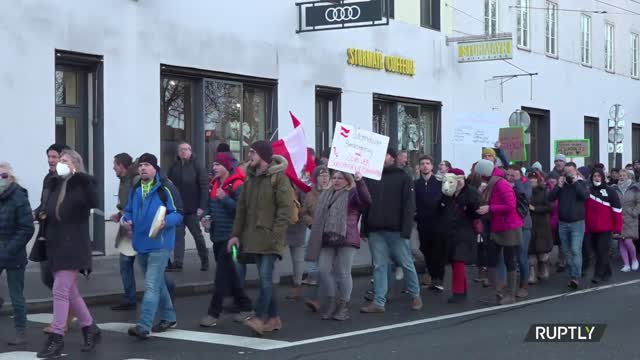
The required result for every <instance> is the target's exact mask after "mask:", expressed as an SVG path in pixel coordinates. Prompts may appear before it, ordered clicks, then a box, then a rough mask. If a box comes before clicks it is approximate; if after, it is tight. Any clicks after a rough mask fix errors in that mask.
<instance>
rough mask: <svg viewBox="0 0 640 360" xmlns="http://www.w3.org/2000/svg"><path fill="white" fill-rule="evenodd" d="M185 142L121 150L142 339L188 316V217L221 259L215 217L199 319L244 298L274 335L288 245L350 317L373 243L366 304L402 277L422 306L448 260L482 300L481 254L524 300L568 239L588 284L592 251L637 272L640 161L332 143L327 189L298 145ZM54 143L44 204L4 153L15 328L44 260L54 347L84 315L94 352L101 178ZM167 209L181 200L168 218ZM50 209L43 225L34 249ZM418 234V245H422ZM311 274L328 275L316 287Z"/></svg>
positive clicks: (303, 269)
mask: <svg viewBox="0 0 640 360" xmlns="http://www.w3.org/2000/svg"><path fill="white" fill-rule="evenodd" d="M177 150H178V157H177V159H176V161H175V163H174V164H173V165H172V166H171V167H170V168H169V169H168V171H166V173H165V171H164V170H162V169H160V167H159V165H158V159H157V158H156V157H155V156H154V155H153V154H149V153H145V154H142V155H140V156H139V157H137V159H135V160H134V159H133V157H132V156H131V155H129V154H126V153H121V154H117V155H116V156H115V157H114V160H113V165H114V166H113V169H114V172H115V175H116V176H117V177H118V178H119V180H120V186H119V191H118V204H117V209H118V213H116V214H114V215H112V216H111V217H110V220H112V221H114V222H116V223H117V224H118V226H119V230H118V232H117V236H116V241H115V246H116V247H117V248H118V249H119V250H120V253H121V255H120V273H121V277H122V282H123V289H124V294H123V297H122V301H121V302H120V303H119V304H116V305H114V306H113V307H112V310H114V311H135V310H138V304H137V299H136V284H135V276H134V263H135V262H136V261H137V263H138V266H139V267H140V269H141V270H142V272H143V274H144V282H145V283H144V295H143V298H142V301H141V302H140V305H139V307H140V309H139V318H138V321H137V323H136V325H135V326H133V327H131V328H130V329H129V330H128V334H129V335H130V336H133V337H136V338H138V339H148V338H149V337H150V336H151V333H157V332H164V331H167V330H169V329H172V328H175V327H176V326H177V314H176V309H175V306H174V302H173V287H174V284H173V283H172V282H171V281H170V279H169V278H168V277H167V274H166V273H167V272H180V271H182V269H183V261H184V250H185V241H184V237H185V233H186V229H188V230H189V231H190V232H191V234H192V235H193V237H194V239H195V242H196V247H197V251H198V256H199V258H200V261H201V268H200V269H201V271H208V270H209V266H210V264H209V255H208V250H207V244H206V241H205V236H206V234H207V233H208V234H209V237H210V240H211V242H212V244H213V245H212V248H213V256H214V259H215V289H214V291H213V294H212V297H211V301H210V303H209V305H208V308H207V309H206V314H205V315H204V316H203V318H202V319H201V321H200V325H201V326H203V327H213V326H216V325H217V324H218V322H219V321H220V318H221V316H222V314H223V309H222V305H223V301H224V299H225V298H226V297H232V298H233V300H234V303H235V305H236V308H237V311H238V312H237V313H236V314H235V316H234V320H235V321H237V322H242V323H244V324H245V325H246V326H247V327H248V328H249V329H250V330H251V331H252V332H253V333H255V334H257V335H264V334H267V333H269V332H273V331H277V330H280V329H281V328H282V326H283V322H282V319H281V317H280V315H279V309H278V308H279V304H278V300H277V299H278V296H277V295H276V290H277V288H278V286H277V283H278V281H277V280H276V278H277V277H279V276H278V275H277V274H276V273H275V270H274V269H275V264H276V262H278V261H279V260H281V259H282V256H283V252H284V251H285V249H286V248H287V247H288V248H289V251H290V255H291V263H292V274H293V276H292V279H293V286H292V287H291V291H290V293H289V294H288V295H287V296H286V299H288V300H290V301H298V300H304V304H305V305H306V306H307V307H308V308H309V309H310V310H311V311H312V312H317V313H320V317H321V319H324V320H336V321H345V320H348V319H349V318H350V317H351V315H350V311H351V300H352V291H353V278H352V267H353V262H354V258H355V256H356V253H357V252H358V251H359V249H360V247H361V245H362V242H367V243H368V248H369V250H370V253H371V259H372V267H373V279H372V289H371V290H369V291H368V292H367V293H366V294H365V298H367V299H368V300H369V303H368V304H366V305H365V306H363V307H362V308H360V312H362V313H384V312H385V310H386V304H387V302H388V300H389V298H390V297H391V296H392V295H393V294H392V291H391V290H390V289H392V284H393V283H394V282H395V281H398V280H401V279H404V280H405V284H404V288H403V289H404V291H405V292H406V293H408V294H409V296H410V297H411V303H410V309H411V310H414V311H418V310H420V309H422V307H423V302H422V297H421V291H422V289H423V288H426V289H429V290H430V291H435V292H443V291H444V290H445V287H447V284H445V282H444V279H445V273H446V269H447V267H448V266H450V268H451V270H450V271H451V284H450V290H451V297H450V298H449V299H448V302H449V303H459V302H463V301H466V299H467V295H468V281H467V266H468V265H475V266H476V267H477V269H478V274H477V276H476V277H475V278H474V281H475V282H478V283H480V284H482V286H484V287H491V288H493V289H495V291H492V292H491V295H490V296H488V297H486V298H483V299H482V300H481V301H483V302H485V303H488V304H502V305H504V304H512V303H514V302H516V301H517V300H518V299H523V298H527V297H528V296H529V291H528V289H529V286H531V285H534V284H536V283H539V282H541V281H545V280H547V279H548V278H549V277H550V276H551V274H552V273H553V271H552V264H551V257H550V254H551V252H552V250H553V248H554V246H556V245H557V246H559V248H560V249H561V251H560V252H559V257H558V261H557V264H555V265H556V268H555V270H556V272H558V273H559V272H563V271H565V269H567V273H568V275H569V276H568V286H569V287H570V288H571V289H577V288H579V287H580V286H581V282H582V281H583V279H584V278H585V277H586V274H585V272H586V271H587V269H589V265H590V260H591V258H592V254H595V266H594V272H593V275H592V276H591V282H593V283H596V284H597V283H601V282H606V281H608V280H609V278H610V277H611V275H612V269H611V263H610V258H611V248H612V243H614V242H617V244H618V248H619V253H620V256H621V258H622V261H623V263H624V266H623V268H622V269H621V271H622V272H629V271H637V270H638V268H639V263H638V260H637V255H636V247H635V242H636V241H637V240H638V229H639V222H638V217H639V216H640V185H639V184H638V182H637V180H638V176H639V175H640V162H637V163H635V164H633V165H630V168H625V169H624V170H612V171H611V173H610V176H609V177H607V176H606V174H605V172H604V166H603V165H601V164H596V165H595V166H593V167H591V168H588V167H580V168H578V167H577V165H576V164H575V163H573V162H567V159H566V157H565V156H564V155H562V154H558V155H557V156H556V158H555V162H554V167H553V169H551V171H549V172H548V173H545V172H543V169H542V166H541V165H540V163H535V164H533V165H532V167H531V168H530V169H523V168H520V167H518V166H514V165H509V161H508V159H507V158H506V156H505V154H504V152H503V151H502V150H501V149H500V144H499V143H497V144H496V147H495V148H487V149H484V150H483V152H482V159H480V160H479V161H477V162H476V163H475V164H474V165H473V167H472V169H471V170H470V172H469V175H468V176H466V174H465V171H464V170H462V169H459V168H455V167H453V166H452V164H451V163H450V162H449V161H442V162H441V163H439V164H438V166H437V169H436V163H435V162H434V159H433V158H432V157H430V156H428V155H424V156H422V157H420V158H419V160H418V164H417V166H416V167H415V168H412V167H411V166H409V165H408V156H407V153H406V152H404V151H401V152H399V153H398V152H396V150H394V149H393V148H388V150H387V154H386V158H385V161H384V168H383V171H382V177H381V179H380V180H378V181H375V180H371V179H364V178H363V177H362V175H361V174H360V173H355V174H350V173H347V172H344V171H338V170H330V169H329V168H328V167H327V166H326V165H327V161H328V156H325V157H324V158H323V157H321V158H320V159H319V160H318V164H317V165H318V166H317V167H316V168H315V170H313V172H312V173H311V174H308V175H309V178H310V180H311V185H312V190H311V191H310V192H308V193H304V192H303V191H301V190H300V189H298V188H296V187H294V186H293V185H292V183H291V181H290V179H289V178H288V177H287V175H286V170H287V167H288V162H287V160H286V159H285V158H284V157H283V156H280V155H275V154H274V153H273V149H272V146H271V144H270V143H268V142H266V141H257V142H255V143H253V144H252V145H251V146H250V150H249V151H248V160H247V161H246V162H245V163H239V161H238V160H237V159H235V158H234V156H233V154H232V153H231V151H230V149H229V146H228V145H226V144H220V146H219V147H218V149H217V153H216V156H215V160H214V162H213V164H211V165H212V167H211V169H210V170H208V169H206V168H204V167H202V166H201V165H199V163H198V161H196V159H195V156H194V154H193V153H192V149H191V146H190V144H188V143H181V144H179V147H178V149H177ZM46 154H47V158H48V165H49V172H48V173H47V175H46V176H45V178H44V181H43V187H42V194H41V197H40V204H39V205H38V206H37V207H36V208H34V209H32V207H31V205H30V202H29V197H28V194H27V191H26V190H25V189H24V188H22V187H21V186H20V185H19V184H18V182H17V176H16V174H15V173H14V171H13V168H12V166H11V165H10V164H9V163H0V271H6V273H7V279H8V285H9V293H10V297H11V303H12V306H13V312H14V322H15V329H16V337H15V339H12V340H11V341H10V342H9V343H10V344H12V345H18V344H23V343H24V342H25V341H26V333H25V328H26V323H27V320H26V306H25V299H24V296H23V290H24V274H25V267H26V265H27V263H28V260H31V261H35V262H39V263H40V267H41V269H40V270H41V275H42V282H43V283H44V284H45V285H46V286H47V287H48V288H49V289H51V292H52V297H53V322H52V324H51V325H50V326H48V327H47V328H45V332H46V333H47V334H48V337H47V339H46V342H45V344H44V346H43V348H42V350H41V351H40V352H39V353H38V357H40V358H51V357H56V356H60V355H61V354H62V351H63V348H64V336H65V334H66V332H67V330H68V329H69V326H71V324H72V323H73V322H74V321H77V322H78V324H79V326H80V327H81V329H82V335H83V338H84V346H83V347H82V349H81V350H82V351H86V352H89V351H92V350H93V349H94V348H95V346H96V344H97V343H98V342H99V340H100V336H101V334H100V329H99V328H98V326H96V324H95V322H94V320H93V318H92V316H91V313H90V311H89V309H88V308H87V306H86V304H85V302H84V301H83V298H82V296H81V295H80V293H79V291H78V286H77V279H78V276H79V275H80V274H84V275H88V274H89V273H90V272H91V269H92V254H91V240H90V239H91V237H90V234H89V230H90V227H89V218H90V211H91V209H93V208H96V207H97V206H98V195H97V181H98V180H99V179H95V178H94V177H92V176H91V175H89V174H87V173H86V171H85V168H84V164H83V159H82V157H81V156H80V155H79V154H78V153H77V152H75V151H73V150H72V149H70V148H68V147H67V146H65V145H60V144H54V145H52V146H51V147H49V148H48V149H47V152H46ZM159 209H160V212H161V213H162V212H164V216H162V217H160V218H159V219H160V223H159V226H156V225H157V224H155V222H156V221H157V220H158V218H157V217H156V214H157V213H158V212H159ZM34 220H36V221H37V223H38V227H37V229H38V232H37V234H36V236H35V237H36V241H35V242H34V245H33V248H32V249H27V244H28V243H29V241H30V240H31V239H32V237H33V236H34V233H35V230H36V227H35V226H34ZM203 230H204V233H203ZM414 232H415V233H417V238H418V242H419V254H416V253H414V251H413V250H412V245H411V238H412V233H414ZM28 250H29V251H28ZM27 254H29V255H27ZM172 254H173V257H172ZM419 255H421V256H422V257H423V258H424V263H425V266H426V270H425V272H424V274H422V275H421V276H419V273H418V271H417V268H416V265H415V264H416V257H419ZM251 264H255V266H256V267H257V269H258V273H259V283H258V286H259V296H258V298H257V299H253V300H252V299H251V298H250V297H249V296H248V295H247V293H246V291H245V277H246V267H247V266H248V265H251ZM305 275H306V277H305ZM303 284H307V285H315V286H313V287H310V289H311V290H310V291H309V292H308V293H303V291H302V285H303ZM156 319H157V321H156Z"/></svg>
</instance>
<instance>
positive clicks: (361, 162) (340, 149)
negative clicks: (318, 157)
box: [329, 122, 389, 180]
mask: <svg viewBox="0 0 640 360" xmlns="http://www.w3.org/2000/svg"><path fill="white" fill-rule="evenodd" d="M388 145H389V137H388V136H384V135H380V134H376V133H373V132H371V131H366V130H362V129H358V128H356V127H354V126H351V125H347V124H345V123H341V122H338V123H336V130H335V132H334V134H333V142H332V144H331V155H330V156H329V168H331V169H335V170H340V171H345V172H348V173H351V174H355V173H356V171H359V172H360V173H361V174H362V176H364V177H367V178H370V179H374V180H380V178H381V177H382V169H383V167H384V159H385V157H386V156H387V146H388Z"/></svg>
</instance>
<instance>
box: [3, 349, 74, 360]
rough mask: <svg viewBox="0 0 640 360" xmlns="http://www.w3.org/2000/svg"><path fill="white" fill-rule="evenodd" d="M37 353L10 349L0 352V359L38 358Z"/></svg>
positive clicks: (28, 359)
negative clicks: (10, 350) (9, 350)
mask: <svg viewBox="0 0 640 360" xmlns="http://www.w3.org/2000/svg"><path fill="white" fill-rule="evenodd" d="M37 354H38V353H36V352H32V351H12V352H5V353H0V360H38V359H39V357H37V356H36V355H37ZM66 356H67V354H62V355H61V356H60V357H66Z"/></svg>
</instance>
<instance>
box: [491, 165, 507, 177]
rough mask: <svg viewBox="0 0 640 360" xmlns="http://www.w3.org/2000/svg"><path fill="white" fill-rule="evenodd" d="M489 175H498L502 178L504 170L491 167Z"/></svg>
mask: <svg viewBox="0 0 640 360" xmlns="http://www.w3.org/2000/svg"><path fill="white" fill-rule="evenodd" d="M491 176H498V177H501V178H503V177H504V171H502V169H500V168H499V167H495V168H493V172H492V173H491Z"/></svg>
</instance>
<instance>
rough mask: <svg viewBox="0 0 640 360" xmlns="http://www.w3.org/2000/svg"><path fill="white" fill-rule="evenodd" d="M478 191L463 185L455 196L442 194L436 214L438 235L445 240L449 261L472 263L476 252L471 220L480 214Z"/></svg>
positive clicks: (475, 240)
mask: <svg viewBox="0 0 640 360" xmlns="http://www.w3.org/2000/svg"><path fill="white" fill-rule="evenodd" d="M480 201H481V199H480V192H478V190H477V189H476V188H474V187H473V186H470V185H467V186H465V187H464V188H463V189H462V191H461V192H460V194H458V196H456V197H449V196H442V199H441V200H440V207H439V209H438V214H437V219H438V220H437V223H436V225H435V226H436V229H437V232H438V236H439V237H441V238H442V239H445V240H446V242H447V258H448V259H449V261H450V262H453V261H463V262H464V263H465V264H473V263H475V261H476V254H477V249H476V248H477V235H476V234H475V232H474V231H473V226H472V224H473V221H474V220H475V219H478V218H479V217H480V216H479V215H478V214H476V210H478V208H479V207H480Z"/></svg>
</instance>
